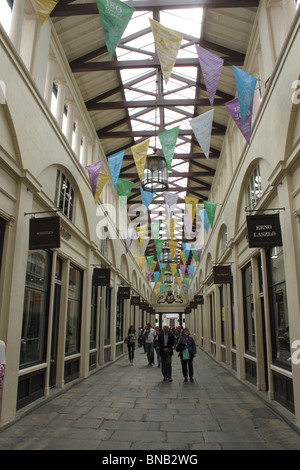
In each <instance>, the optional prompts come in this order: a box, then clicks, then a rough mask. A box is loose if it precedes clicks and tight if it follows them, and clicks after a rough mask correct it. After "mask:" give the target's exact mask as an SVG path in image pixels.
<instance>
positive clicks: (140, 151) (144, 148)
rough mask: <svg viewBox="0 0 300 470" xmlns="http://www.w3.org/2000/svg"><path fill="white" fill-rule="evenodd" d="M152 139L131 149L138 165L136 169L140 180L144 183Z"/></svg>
mask: <svg viewBox="0 0 300 470" xmlns="http://www.w3.org/2000/svg"><path fill="white" fill-rule="evenodd" d="M149 143H150V139H148V140H145V141H144V142H141V143H139V144H136V145H133V146H132V147H131V151H132V155H133V159H134V162H135V165H136V169H137V172H138V175H139V178H140V180H141V181H142V176H143V171H144V167H145V163H146V158H147V152H148V147H149Z"/></svg>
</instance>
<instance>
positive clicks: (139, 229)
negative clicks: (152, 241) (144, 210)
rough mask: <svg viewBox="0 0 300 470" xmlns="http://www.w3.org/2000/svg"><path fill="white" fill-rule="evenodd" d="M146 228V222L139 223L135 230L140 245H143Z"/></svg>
mask: <svg viewBox="0 0 300 470" xmlns="http://www.w3.org/2000/svg"><path fill="white" fill-rule="evenodd" d="M146 230H147V224H145V225H140V226H139V227H137V228H136V231H137V234H138V237H139V239H140V242H141V245H142V247H143V245H144V238H145V235H146Z"/></svg>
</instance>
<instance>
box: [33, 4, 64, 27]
mask: <svg viewBox="0 0 300 470" xmlns="http://www.w3.org/2000/svg"><path fill="white" fill-rule="evenodd" d="M58 2H59V0H35V4H36V9H37V12H38V16H39V22H40V25H41V26H42V25H43V24H44V22H45V20H46V19H47V18H48V16H49V15H50V13H51V12H52V10H53V9H54V8H55V7H56V5H57V4H58Z"/></svg>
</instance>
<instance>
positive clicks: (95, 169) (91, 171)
mask: <svg viewBox="0 0 300 470" xmlns="http://www.w3.org/2000/svg"><path fill="white" fill-rule="evenodd" d="M101 166H102V160H99V161H98V162H95V163H92V164H91V165H88V166H87V167H86V168H87V171H88V175H89V180H90V185H91V188H92V193H93V196H94V197H95V193H96V187H97V182H98V178H99V174H100V169H101Z"/></svg>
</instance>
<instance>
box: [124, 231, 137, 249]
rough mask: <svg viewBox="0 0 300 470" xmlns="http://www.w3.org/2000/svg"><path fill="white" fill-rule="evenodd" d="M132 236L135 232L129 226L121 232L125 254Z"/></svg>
mask: <svg viewBox="0 0 300 470" xmlns="http://www.w3.org/2000/svg"><path fill="white" fill-rule="evenodd" d="M134 237H135V233H134V230H133V229H132V228H129V229H128V230H125V231H124V232H123V239H124V244H125V250H126V254H127V253H128V251H129V248H130V246H131V243H132V242H133V239H134Z"/></svg>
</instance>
